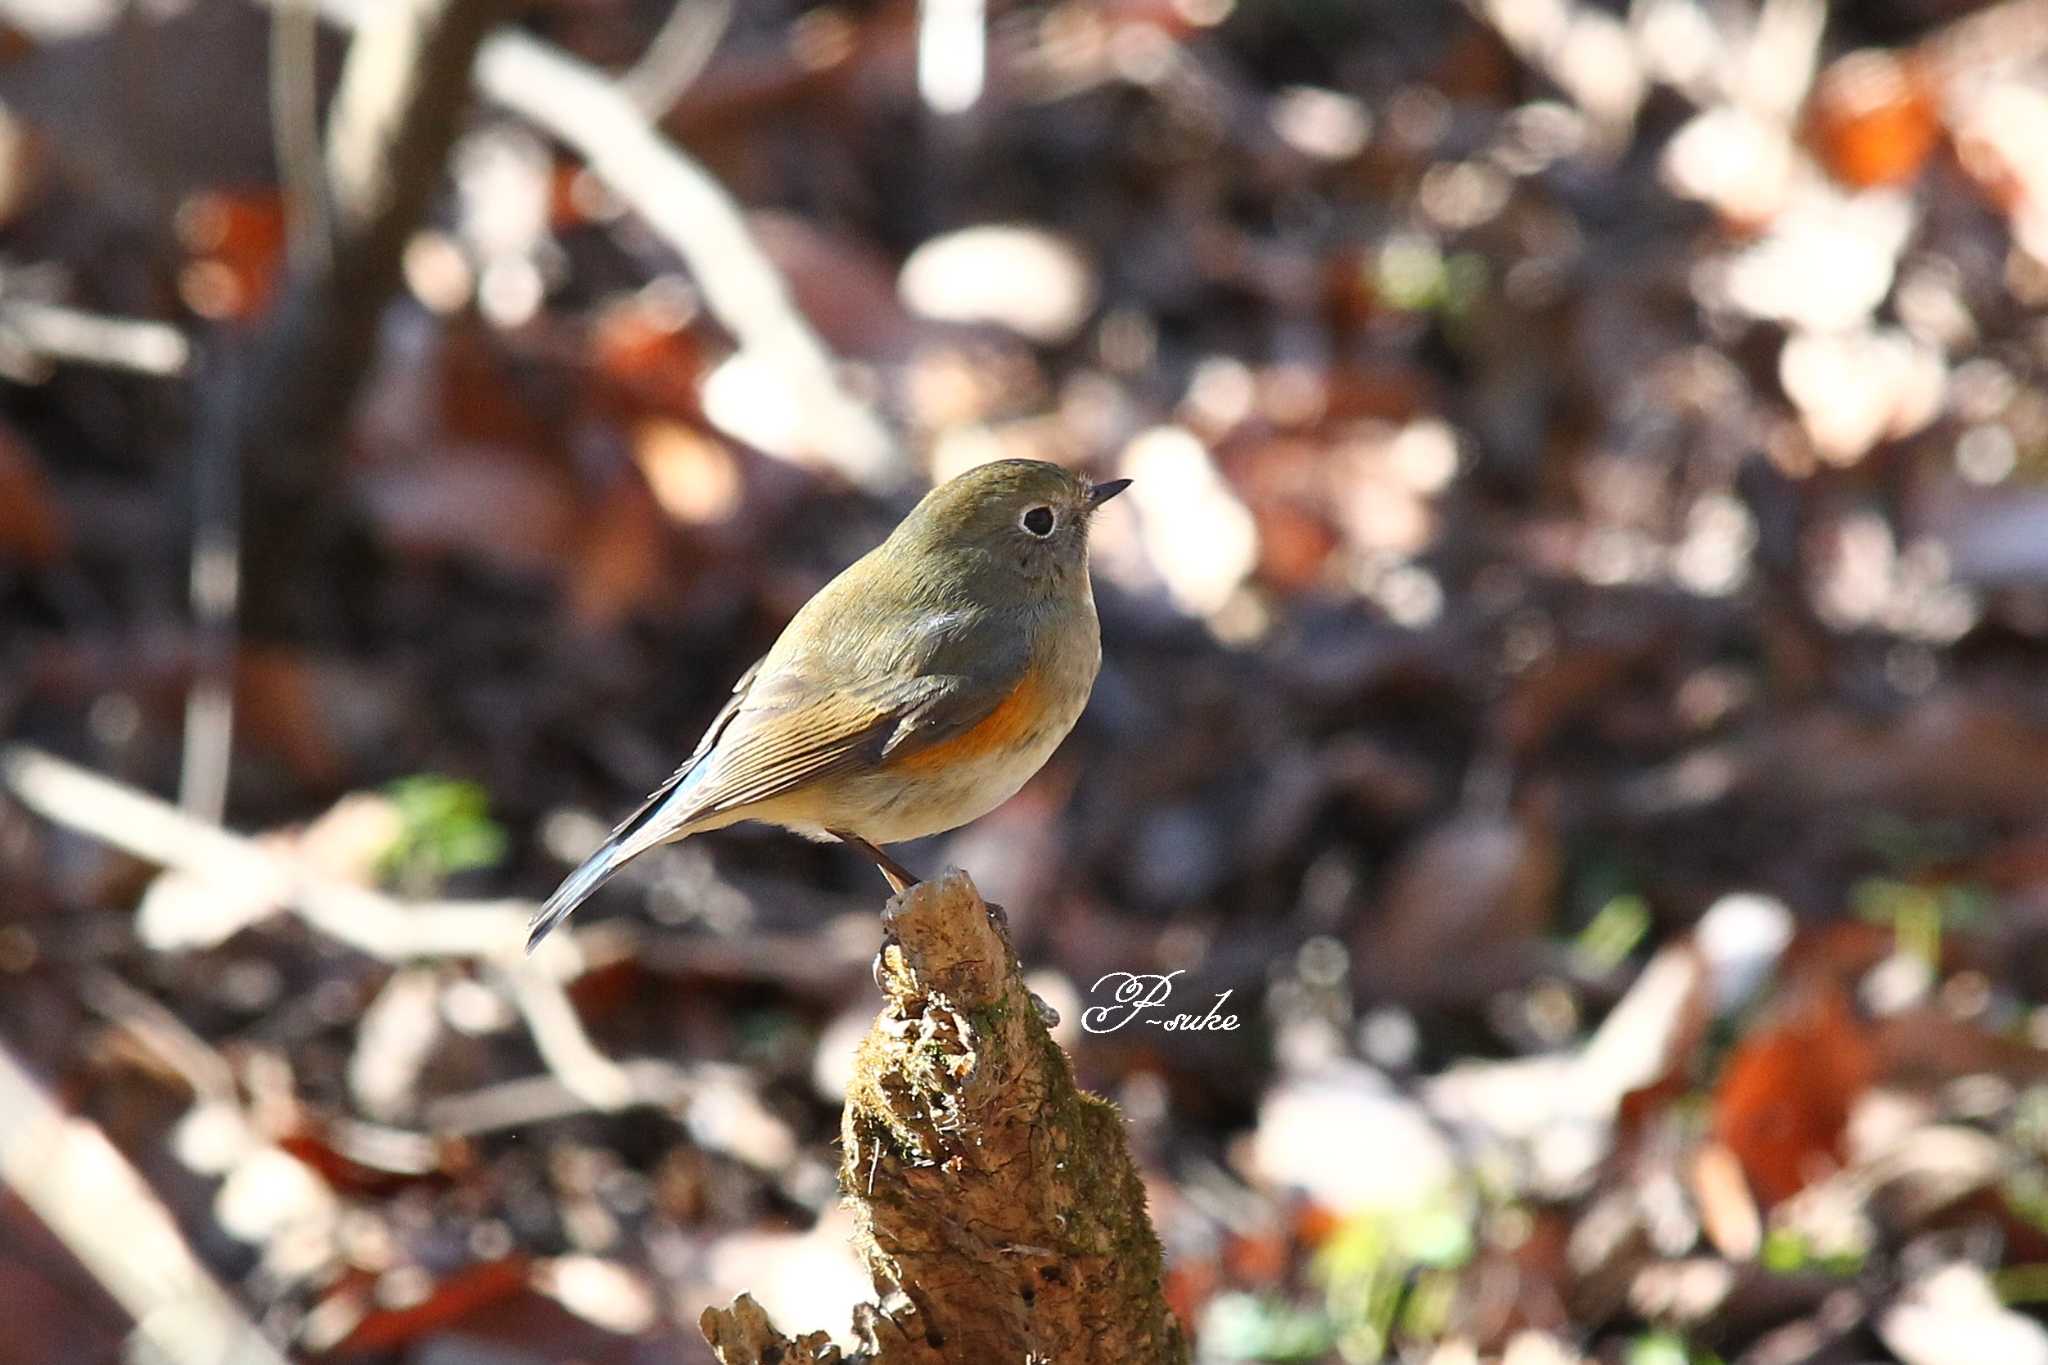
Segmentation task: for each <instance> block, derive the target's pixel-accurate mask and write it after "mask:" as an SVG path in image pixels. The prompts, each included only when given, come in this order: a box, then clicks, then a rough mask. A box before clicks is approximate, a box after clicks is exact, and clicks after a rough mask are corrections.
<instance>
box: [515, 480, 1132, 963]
mask: <svg viewBox="0 0 2048 1365" xmlns="http://www.w3.org/2000/svg"><path fill="white" fill-rule="evenodd" d="M1129 484H1130V480H1129V479H1115V480H1109V481H1105V482H1101V483H1097V482H1094V481H1093V480H1091V479H1089V478H1087V477H1086V476H1085V475H1082V474H1080V473H1077V472H1075V471H1072V470H1069V469H1066V468H1064V467H1062V466H1060V465H1056V464H1052V463H1049V462H1046V461H1043V460H1023V459H1011V460H997V461H994V462H992V463H989V464H984V465H979V466H977V467H975V468H972V469H969V470H967V471H966V472H965V473H962V474H960V475H958V476H956V477H954V478H952V479H950V480H948V481H947V482H945V483H943V484H940V485H939V486H938V487H936V488H934V489H932V490H931V491H930V492H929V493H927V494H926V495H925V496H924V497H923V499H922V500H920V501H919V502H918V504H917V505H916V506H915V507H914V508H912V509H911V511H910V513H909V515H907V516H906V517H904V519H903V520H902V521H901V522H900V523H899V524H898V525H897V527H896V529H895V530H894V531H892V532H891V533H890V534H889V536H888V538H887V539H885V540H884V541H883V542H882V543H881V544H880V545H877V546H876V547H875V548H874V549H872V550H870V551H869V552H868V553H867V554H865V555H863V556H862V557H861V558H860V559H858V560H856V561H855V562H854V563H853V564H852V565H850V566H848V567H847V568H846V569H845V570H844V571H842V572H841V573H840V574H839V575H838V576H837V577H836V578H834V579H832V581H831V582H829V583H827V584H826V585H825V586H824V587H823V588H820V589H819V590H818V592H817V594H816V595H815V596H813V597H812V598H811V599H810V601H808V602H806V603H805V604H804V605H803V607H802V608H801V609H800V610H799V611H798V612H797V613H796V615H795V616H794V617H792V618H791V619H790V622H789V624H788V625H787V626H786V627H784V629H783V632H782V634H781V636H780V637H779V638H777V640H776V641H775V644H774V646H773V647H772V648H771V649H769V651H768V652H767V654H765V655H763V656H762V658H761V659H760V661H759V662H757V663H756V664H754V666H753V667H751V668H749V669H748V670H747V671H746V672H745V673H743V674H741V675H740V679H739V681H738V682H737V683H735V684H734V685H733V689H732V696H731V698H730V699H729V700H728V701H727V702H726V703H725V706H724V709H722V710H721V711H719V713H718V715H717V716H716V717H715V718H714V719H713V720H712V722H711V725H710V727H709V728H708V729H707V730H705V732H704V736H703V738H702V739H701V740H700V741H699V742H698V744H697V747H696V749H695V750H694V751H693V752H692V753H691V754H690V756H689V757H688V758H686V759H685V760H683V763H682V766H681V767H679V768H677V769H676V771H675V774H674V775H673V776H671V777H670V778H669V779H668V781H666V782H664V783H663V784H662V785H661V786H660V787H659V788H657V789H656V790H655V791H654V793H653V794H652V795H651V796H649V797H648V798H647V800H646V802H645V803H644V804H642V805H641V807H640V808H639V809H638V810H636V811H635V812H633V814H632V815H630V816H628V817H627V818H626V820H625V821H624V822H623V823H622V824H620V825H619V826H618V828H617V829H615V830H613V831H612V834H611V836H610V837H609V838H608V839H606V840H605V841H604V843H603V844H601V845H600V846H599V847H598V848H597V850H596V851H595V852H593V853H592V854H591V855H590V856H589V857H588V858H586V859H585V860H584V861H583V862H582V864H580V865H579V866H578V867H577V868H576V870H575V871H573V872H571V873H570V874H569V875H568V876H567V877H566V878H564V879H563V881H562V884H561V885H560V886H559V887H557V888H556V890H555V892H554V894H552V895H550V896H549V897H548V898H547V900H546V901H545V902H544V903H543V904H542V905H541V907H540V909H539V910H537V911H536V912H535V913H534V916H533V920H532V924H531V926H530V929H529V932H528V935H527V944H526V946H527V951H528V952H531V951H533V949H534V948H535V947H537V946H538V945H539V944H540V942H541V940H543V939H545V938H546V937H547V936H548V934H549V933H550V932H551V931H552V930H553V929H554V928H555V926H557V925H558V924H560V923H561V922H562V921H563V920H564V919H566V918H568V916H569V914H570V912H571V911H573V910H575V909H576V907H577V906H579V905H581V904H582V903H583V902H584V901H585V900H587V899H589V897H590V896H591V894H592V893H593V892H595V891H596V890H597V889H598V888H599V887H601V886H603V885H604V884H605V883H606V882H608V881H609V880H611V878H612V877H614V876H616V875H617V874H618V872H619V870H620V869H621V868H623V867H624V866H625V865H626V864H627V863H630V862H631V861H632V860H633V859H635V858H637V857H639V856H640V855H641V854H643V853H645V852H647V851H648V850H649V849H652V848H655V847H657V846H659V845H662V844H667V843H673V842H675V841H676V840H678V839H685V838H688V837H689V836H691V835H693V834H702V833H704V832H705V831H707V830H715V829H722V828H724V827H725V826H727V825H732V824H737V823H738V822H740V821H742V820H755V821H762V822H765V823H768V824H772V825H779V826H782V827H783V828H785V829H788V830H792V831H794V832H796V833H798V834H801V835H804V836H806V837H809V838H813V839H819V840H832V839H837V840H839V841H840V842H841V843H844V844H847V845H848V846H850V847H852V848H854V849H855V850H857V851H859V852H860V853H862V854H863V855H864V856H866V857H867V858H869V859H871V860H872V861H873V862H874V863H875V865H876V866H877V867H879V868H880V869H881V871H882V875H883V876H884V877H885V878H886V879H887V880H888V882H889V885H890V886H891V888H892V889H894V890H896V891H899V892H900V891H902V890H903V889H905V888H906V887H908V886H910V885H911V884H913V883H914V882H915V881H916V880H917V878H916V877H914V876H913V875H912V874H911V873H910V872H908V871H907V870H906V869H905V868H904V867H903V866H902V865H901V864H899V863H897V862H896V860H895V859H893V858H892V857H890V856H889V855H888V854H887V853H885V852H884V851H883V846H884V845H887V844H893V843H900V842H902V841H904V840H907V839H918V838H922V837H924V836H925V835H927V834H937V833H939V832H941V831H943V830H949V829H955V828H957V827H959V826H961V825H964V824H966V823H968V822H969V821H971V820H975V819H977V818H979V817H981V816H983V815H986V814H987V813H988V812H989V811H992V810H994V809H995V808H996V807H997V806H999V805H1001V804H1002V803H1003V802H1004V801H1006V800H1008V799H1009V798H1010V797H1011V796H1012V795H1014V794H1015V793H1016V792H1017V790H1018V789H1019V788H1020V787H1022V786H1023V785H1024V783H1025V782H1026V781H1027V780H1029V779H1030V777H1031V776H1032V774H1034V773H1036V772H1037V771H1038V770H1039V768H1040V767H1042V766H1043V765H1044V764H1045V761H1046V760H1047V759H1048V758H1050V757H1051V756H1052V752H1053V750H1054V749H1055V748H1057V747H1058V746H1059V743H1060V741H1061V740H1063V739H1065V738H1066V736H1067V734H1068V732H1069V731H1071V730H1072V729H1073V728H1074V723H1075V722H1076V721H1078V720H1079V719H1080V717H1081V711H1082V708H1083V707H1085V706H1086V705H1087V702H1088V694H1089V693H1090V691H1092V690H1093V688H1094V686H1095V677H1096V674H1097V672H1098V671H1099V670H1100V668H1101V666H1102V635H1101V627H1100V625H1099V623H1098V621H1097V617H1096V612H1095V592H1094V587H1093V585H1092V584H1091V583H1090V581H1089V577H1088V532H1089V525H1090V523H1091V522H1092V520H1093V519H1094V516H1095V513H1096V511H1097V510H1098V509H1100V508H1101V507H1102V505H1103V504H1104V503H1106V502H1108V501H1109V500H1110V499H1111V498H1113V497H1115V496H1116V495H1117V494H1119V493H1121V492H1122V491H1123V490H1124V489H1125V488H1126V487H1128V486H1129Z"/></svg>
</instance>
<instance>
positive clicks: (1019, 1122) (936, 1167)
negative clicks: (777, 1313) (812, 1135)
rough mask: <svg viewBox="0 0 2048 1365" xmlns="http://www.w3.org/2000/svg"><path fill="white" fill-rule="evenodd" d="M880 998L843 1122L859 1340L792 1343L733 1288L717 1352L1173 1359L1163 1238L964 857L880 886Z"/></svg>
mask: <svg viewBox="0 0 2048 1365" xmlns="http://www.w3.org/2000/svg"><path fill="white" fill-rule="evenodd" d="M888 919H889V922H890V924H891V927H892V928H893V930H894V934H895V939H896V941H895V942H894V943H892V944H890V946H889V947H888V948H887V950H886V951H885V952H884V954H883V994H884V1002H883V1007H882V1012H881V1014H880V1015H879V1016H878V1017H877V1018H876V1020H875V1023H874V1027H873V1028H871V1029H870V1030H869V1031H868V1035H867V1038H866V1039H865V1040H864V1041H863V1042H862V1043H861V1047H860V1052H859V1056H858V1058H857V1060H856V1063H855V1067H854V1077H853V1081H852V1084H851V1085H850V1086H849V1087H848V1091H847V1098H846V1113H845V1117H844V1119H843V1121H842V1124H841V1135H842V1137H843V1140H844V1148H845V1158H844V1161H843V1163H842V1165H841V1167H840V1183H841V1187H842V1189H843V1190H844V1192H845V1196H846V1199H847V1202H848V1204H849V1205H850V1206H851V1207H852V1209H853V1212H854V1217H855V1224H856V1230H855V1237H854V1246H855V1250H856V1251H858V1252H859V1254H860V1256H861V1258H862V1260H863V1261H865V1262H866V1264H867V1267H868V1270H869V1272H870V1273H871V1274H872V1275H873V1276H874V1281H875V1288H876V1292H877V1294H878V1295H879V1296H880V1304H879V1306H864V1307H863V1309H862V1310H861V1311H860V1312H858V1313H857V1314H856V1315H855V1323H854V1335H855V1337H856V1338H857V1339H858V1341H859V1342H860V1348H859V1350H858V1351H857V1353H856V1354H855V1355H854V1356H853V1357H851V1358H848V1357H844V1356H842V1355H841V1353H840V1351H839V1350H838V1348H837V1347H835V1346H832V1345H830V1344H829V1342H828V1340H827V1337H826V1334H825V1333H823V1332H813V1333H810V1334H809V1335H807V1336H804V1337H801V1338H797V1339H791V1338H788V1337H784V1336H782V1335H781V1334H780V1333H778V1332H776V1331H775V1329H774V1327H773V1326H772V1325H771V1324H770V1323H769V1322H768V1320H767V1317H766V1315H765V1314H763V1313H762V1312H761V1310H760V1308H759V1306H758V1305H756V1304H755V1303H754V1302H753V1301H752V1300H751V1299H750V1298H748V1297H746V1296H745V1295H742V1296H741V1297H740V1298H739V1299H738V1300H736V1301H735V1302H734V1304H733V1306H732V1307H731V1308H725V1309H719V1308H711V1309H706V1310H705V1312H704V1315H703V1318H702V1323H701V1325H702V1327H703V1329H704V1334H705V1337H706V1339H707V1340H709V1341H710V1342H711V1344H712V1346H713V1348H714V1349H715V1350H716V1351H717V1353H718V1357H719V1359H720V1360H721V1361H723V1362H724V1363H725V1365H762V1363H763V1362H770V1361H779V1362H781V1363H782V1365H832V1363H833V1362H841V1361H846V1362H848V1365H852V1362H860V1361H865V1362H870V1363H871V1365H1007V1363H1008V1362H1016V1365H1094V1363H1095V1362H1100V1363H1101V1365H1177V1363H1178V1362H1184V1361H1185V1360H1186V1359H1187V1346H1186V1343H1185V1341H1184V1340H1183V1339H1182V1336H1181V1332H1180V1326H1179V1324H1178V1323H1177V1322H1176V1321H1175V1319H1174V1317H1173V1314H1172V1313H1171V1312H1170V1311H1169V1310H1168V1309H1167V1307H1166V1303H1165V1300H1164V1298H1163V1297H1162V1296H1161V1292H1160V1255H1159V1239H1158V1238H1157V1236H1155V1235H1154V1233H1153V1231H1152V1225H1151V1223H1150V1221H1149V1220H1148V1219H1147V1218H1146V1216H1145V1191H1144V1187H1143V1185H1142V1184H1141V1183H1140V1182H1139V1180H1138V1174H1137V1170H1136V1168H1135V1167H1133V1166H1132V1164H1131V1159H1130V1154H1129V1152H1128V1151H1127V1150H1126V1148H1125V1145H1124V1135H1123V1124H1122V1120H1121V1118H1120V1117H1119V1116H1118V1114H1117V1112H1116V1110H1115V1108H1114V1107H1112V1106H1111V1105H1110V1104H1108V1103H1107V1102H1105V1101H1103V1100H1100V1099H1098V1098H1096V1097H1095V1096H1093V1095H1089V1094H1086V1093H1084V1092H1082V1091H1080V1090H1078V1089H1076V1088H1075V1086H1074V1076H1073V1070H1072V1068H1071V1067H1070V1066H1069V1065H1068V1063H1067V1058H1066V1054H1064V1053H1063V1052H1061V1051H1060V1048H1059V1045H1058V1044H1056V1043H1055V1042H1053V1040H1052V1037H1051V1035H1050V1034H1049V1033H1047V1032H1046V1028H1045V1024H1044V1022H1043V1021H1042V1020H1041V1019H1040V1018H1039V1014H1038V1009H1037V1006H1036V1004H1035V1002H1034V1001H1033V1000H1032V998H1031V993H1030V992H1029V991H1028V990H1026V989H1025V986H1024V982H1023V979H1022V977H1021V975H1020V973H1019V970H1018V965H1017V959H1016V955H1015V953H1014V952H1012V950H1011V947H1010V940H1009V935H1008V934H1007V933H1006V932H1005V930H1004V926H1003V923H1002V921H1001V919H1000V917H999V914H998V913H996V912H992V911H991V910H990V909H989V907H988V906H987V905H986V904H985V903H984V902H983V901H982V899H981V896H980V894H979V893H978V892H976V890H975V889H974V884H973V882H971V881H969V880H968V878H967V875H966V874H965V873H963V872H959V871H957V870H955V871H949V872H948V873H947V874H946V875H945V876H943V877H941V878H939V879H937V880H935V881H930V882H925V883H922V884H920V885H918V886H913V887H911V888H910V889H909V890H908V891H906V892H904V893H903V894H902V895H900V896H897V897H894V898H893V899H892V900H891V901H890V902H889V910H888Z"/></svg>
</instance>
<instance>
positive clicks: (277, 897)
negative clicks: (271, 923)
mask: <svg viewBox="0 0 2048 1365" xmlns="http://www.w3.org/2000/svg"><path fill="white" fill-rule="evenodd" d="M0 782H4V783H5V784H6V785H7V786H8V787H11V788H12V789H13V790H14V793H15V795H16V796H18V797H19V798H20V799H21V802H22V804H23V805H25V806H27V807H28V808H29V809H30V810H32V811H35V812H36V813H37V814H39V815H41V816H43V817H44V818H45V819H48V820H52V821H55V822H56V823H58V824H60V825H64V826H66V827H67V828H70V829H75V830H78V831H80V832H81V833H84V834H89V835H91V836H92V837H94V838H96V839H99V840H101V841H102V842H104V843H108V844H112V845H113V846H114V847H116V848H120V849H123V850H125V851H127V852H129V853H132V854H134V855H135V856H136V857H138V858H143V859H146V860H148V861H150V862H153V863H156V864H159V865H160V866H163V867H170V868H176V869H178V870H180V871H182V872H186V873H189V874H191V875H193V876H197V877H203V878H206V879H208V880H210V881H216V882H221V881H225V882H233V883H239V884H240V886H241V887H242V888H243V889H246V890H250V891H252V892H255V893H260V894H261V895H263V896H264V897H266V898H267V899H269V900H271V901H273V902H275V903H277V904H279V905H283V906H285V907H287V908H289V909H291V910H292V911H293V912H294V913H296V914H297V915H298V916H299V918H301V919H303V920H305V921H306V923H307V924H309V925H311V926H312V927H314V928H315V929H318V930H319V931H321V932H322V933H324V934H326V935H328V936H329V937H330V938H334V939H337V940H339V941H340V942H342V943H346V944H347V945H348V946H350V947H351V948H354V949H356V950H357V951H358V952H361V953H365V954H367V955H368V956H371V957H374V958H377V959H379V960H381V961H384V962H412V961H417V960H420V959H427V958H444V957H467V958H474V959H478V960H481V961H484V962H488V963H490V964H492V965H493V966H494V967H496V968H497V969H498V971H500V972H501V973H503V975H504V977H505V979H506V983H507V987H508V993H509V994H510V995H511V997H512V1001H513V1004H514V1005H515V1006H516V1007H517V1008H518V1010H519V1012H520V1015H521V1017H522V1018H524V1020H525V1021H526V1026H527V1028H528V1029H529V1030H530V1031H531V1032H532V1034H533V1039H534V1044H535V1046H536V1047H538V1048H539V1049H540V1053H541V1057H542V1059H543V1060H544V1061H546V1062H547V1064H548V1066H549V1067H550V1068H551V1069H552V1070H553V1071H554V1073H555V1075H556V1077H557V1078H558V1079H559V1080H560V1081H561V1082H562V1084H563V1085H564V1086H565V1087H566V1088H567V1089H568V1090H569V1091H570V1092H571V1093H573V1094H575V1095H576V1096H578V1097H579V1098H581V1099H582V1100H583V1101H584V1102H585V1103H587V1104H589V1105H591V1106H592V1107H594V1108H600V1109H615V1108H618V1107H620V1106H621V1105H624V1104H629V1103H631V1102H632V1101H633V1099H634V1098H635V1091H634V1089H633V1086H632V1084H631V1082H630V1081H629V1080H627V1079H625V1078H624V1077H623V1075H622V1073H621V1072H620V1070H619V1067H618V1064H617V1063H615V1062H613V1061H612V1060H611V1059H610V1058H608V1057H606V1056H604V1054H603V1053H601V1052H599V1051H598V1050H597V1048H596V1047H595V1046H594V1045H593V1044H592V1043H591V1041H590V1038H589V1036H588V1035H587V1034H586V1033H585V1032H584V1031H583V1025H582V1023H581V1021H580V1020H578V1019H577V1017H576V1011H575V1007H574V1006H573V1005H571V1004H570V1002H569V999H568V996H567V994H566V993H565V992H564V990H563V988H562V983H563V982H565V981H569V980H573V979H574V978H575V977H577V976H578V975H580V974H581V973H582V970H583V956H582V954H581V953H580V952H579V951H578V949H577V948H576V946H575V940H574V939H573V937H564V936H557V938H551V939H549V940H548V941H547V942H546V943H544V944H542V945H541V947H540V948H539V949H538V950H536V951H535V952H534V953H533V955H532V956H530V957H529V956H527V955H526V954H525V952H524V951H523V945H524V944H525V941H526V924H527V921H528V919H529V918H530V917H531V915H532V911H533V904H532V903H531V902H529V901H475V902H462V901H444V902H420V903H414V904H408V903H405V902H401V901H397V900H394V899H392V898H391V897H389V896H386V895H384V894H382V893H381V892H378V891H373V890H371V889H369V888H368V887H363V886H355V885H351V884H349V883H347V882H341V881H336V880H333V879H332V878H328V877H325V876H322V875H321V874H320V873H318V872H316V871H314V870H312V869H311V868H308V867H307V866H305V865H304V864H302V863H300V862H297V861H296V860H293V859H290V858H287V857H284V856H281V855H279V854H277V853H274V852H272V851H270V850H269V849H266V848H264V847H262V846H261V845H259V844H256V843H254V842H252V841H250V840H248V839H245V838H243V837H242V836H240V835H238V834H233V833H230V832H229V831H227V830H225V829H222V828H220V827H219V826H217V825H213V824H209V823H208V822H206V821H203V820H197V819H194V818H193V817H192V816H190V815H187V814H185V813H184V812H182V811H180V810H179V809H178V808H177V807H175V806H173V805H171V804H170V803H168V802H165V801H161V800H158V799H157V798H156V797H154V796H150V795H148V794H147V793H145V792H140V791H137V790H135V789H134V788H133V787H128V786H124V785H123V784H121V783H119V782H115V781H113V780H111V779H109V778H105V777H102V776H100V775H98V774H97V773H92V772H89V771H87V770H86V769H84V768H80V767H78V766H76V765H75V764H71V763H66V762H65V761H64V760H62V759H59V758H54V757H52V756H50V755H49V754H45V753H42V752H40V751H38V750H35V749H31V748H27V747H25V746H20V745H10V746H8V747H6V748H0Z"/></svg>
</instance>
